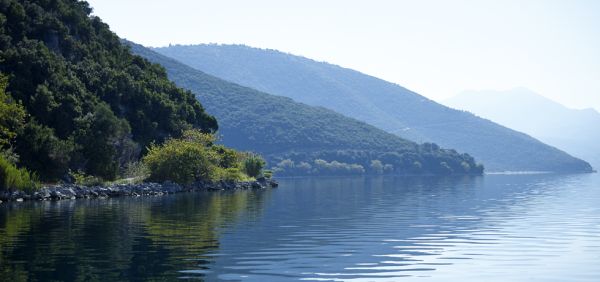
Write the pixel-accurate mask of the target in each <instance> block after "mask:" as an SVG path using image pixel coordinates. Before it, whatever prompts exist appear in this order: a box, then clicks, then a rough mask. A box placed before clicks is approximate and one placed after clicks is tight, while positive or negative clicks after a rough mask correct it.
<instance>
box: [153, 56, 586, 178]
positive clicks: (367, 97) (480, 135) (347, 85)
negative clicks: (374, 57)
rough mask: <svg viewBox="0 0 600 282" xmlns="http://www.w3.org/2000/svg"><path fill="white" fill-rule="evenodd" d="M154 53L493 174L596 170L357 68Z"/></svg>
mask: <svg viewBox="0 0 600 282" xmlns="http://www.w3.org/2000/svg"><path fill="white" fill-rule="evenodd" d="M154 50H155V51H157V52H159V53H162V54H163V55H166V56H169V57H172V58H174V59H176V60H179V61H181V62H185V63H186V64H188V65H190V66H192V67H194V68H196V69H198V70H201V71H204V72H206V73H208V74H211V75H214V76H217V77H220V78H223V79H225V80H228V81H232V82H235V83H239V84H241V85H244V86H248V87H252V88H255V89H257V90H260V91H264V92H267V93H270V94H274V95H280V96H285V97H289V98H292V99H294V100H295V101H298V102H302V103H306V104H309V105H313V106H322V107H325V108H328V109H331V110H335V111H337V112H339V113H341V114H344V115H346V116H349V117H352V118H355V119H358V120H361V121H364V122H367V123H369V124H371V125H374V126H376V127H378V128H381V129H384V130H386V131H388V132H390V133H394V134H396V135H399V136H401V137H404V138H407V139H410V140H414V141H417V142H436V143H438V144H440V145H441V146H444V147H448V148H455V149H457V150H459V151H462V152H468V153H469V154H471V155H473V156H474V157H475V158H476V159H477V160H478V161H480V162H483V163H484V164H485V165H486V168H487V170H488V171H505V170H510V171H524V170H525V171H555V172H588V171H591V166H590V165H589V164H588V163H586V162H584V161H582V160H580V159H577V158H574V157H572V156H570V155H568V154H567V153H565V152H563V151H560V150H558V149H556V148H554V147H551V146H548V145H545V144H543V143H541V142H540V141H538V140H536V139H534V138H532V137H530V136H528V135H526V134H523V133H520V132H517V131H514V130H511V129H509V128H506V127H504V126H501V125H498V124H496V123H493V122H491V121H489V120H486V119H482V118H479V117H477V116H475V115H473V114H471V113H468V112H464V111H458V110H454V109H451V108H448V107H446V106H443V105H440V104H438V103H436V102H434V101H431V100H429V99H427V98H425V97H423V96H421V95H418V94H417V93H414V92H412V91H410V90H408V89H405V88H403V87H401V86H399V85H396V84H393V83H389V82H386V81H383V80H381V79H378V78H375V77H372V76H368V75H365V74H362V73H360V72H357V71H354V70H351V69H345V68H342V67H339V66H335V65H331V64H328V63H323V62H316V61H313V60H310V59H307V58H303V57H298V56H293V55H290V54H285V53H281V52H278V51H274V50H264V49H256V48H250V47H247V46H242V45H214V44H211V45H192V46H181V45H174V46H169V47H164V48H156V49H154ZM432 83H435V82H432Z"/></svg>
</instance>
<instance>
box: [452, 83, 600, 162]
mask: <svg viewBox="0 0 600 282" xmlns="http://www.w3.org/2000/svg"><path fill="white" fill-rule="evenodd" d="M444 104H446V105H448V106H451V107H454V108H457V109H462V110H466V111H469V112H472V113H474V114H476V115H478V116H481V117H485V118H489V119H491V120H493V121H495V122H497V123H499V124H502V125H504V126H507V127H510V128H513V129H515V130H518V131H521V132H525V133H527V134H530V135H531V136H533V137H535V138H537V139H539V140H541V141H543V142H545V143H547V144H550V145H552V146H556V147H558V148H560V149H563V150H565V151H566V152H568V153H570V154H573V155H575V156H577V157H580V158H583V159H585V160H588V161H590V162H592V164H593V165H594V167H596V168H598V167H600V142H598V140H600V113H598V112H597V111H596V110H594V109H584V110H575V109H569V108H567V107H565V106H563V105H561V104H559V103H556V102H554V101H552V100H550V99H548V98H545V97H543V96H541V95H539V94H537V93H535V92H533V91H531V90H529V89H526V88H515V89H511V90H506V91H491V90H482V91H465V92H462V93H460V94H458V95H456V96H455V97H452V98H450V99H447V100H446V101H444ZM507 113H510V114H507Z"/></svg>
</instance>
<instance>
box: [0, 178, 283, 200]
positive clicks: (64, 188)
mask: <svg viewBox="0 0 600 282" xmlns="http://www.w3.org/2000/svg"><path fill="white" fill-rule="evenodd" d="M278 185H279V184H278V183H277V181H275V180H271V179H265V178H259V179H257V180H256V181H239V182H236V181H214V182H213V181H199V182H195V183H193V184H191V185H185V186H182V185H179V184H176V183H170V182H165V183H162V184H160V183H152V182H148V183H139V184H114V185H108V186H82V185H75V184H60V185H55V186H48V187H43V188H41V189H40V190H37V191H35V192H24V191H5V192H0V203H2V202H9V201H17V202H21V201H50V200H54V201H55V200H67V199H93V198H112V197H124V196H133V197H138V196H162V195H167V194H175V193H181V192H193V191H220V190H243V189H265V188H275V187H277V186H278Z"/></svg>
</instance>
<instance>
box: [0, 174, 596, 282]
mask: <svg viewBox="0 0 600 282" xmlns="http://www.w3.org/2000/svg"><path fill="white" fill-rule="evenodd" d="M175 279H200V280H206V281H214V280H226V281H227V280H231V281H240V280H241V281H282V280H283V281H286V280H308V281H567V280H568V281H600V176H599V175H598V174H581V175H553V174H537V175H486V176H481V177H458V178H421V177H372V178H368V177H367V178H362V177H361V178H292V179H280V187H279V188H276V189H268V190H256V191H234V192H207V193H187V194H177V195H169V196H162V197H138V198H114V199H105V200H98V199H97V200H67V201H58V202H36V203H34V202H31V203H28V202H25V203H2V204H0V280H2V281H25V280H79V281H117V280H175Z"/></svg>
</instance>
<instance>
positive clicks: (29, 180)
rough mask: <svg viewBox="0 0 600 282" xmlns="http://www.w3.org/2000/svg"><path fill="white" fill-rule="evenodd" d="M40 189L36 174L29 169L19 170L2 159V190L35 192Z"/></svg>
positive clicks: (0, 166) (0, 163)
mask: <svg viewBox="0 0 600 282" xmlns="http://www.w3.org/2000/svg"><path fill="white" fill-rule="evenodd" d="M38 188H39V182H38V178H37V175H36V174H35V173H30V172H29V171H28V170H27V169H24V168H17V167H16V166H15V165H14V164H12V163H11V162H9V161H7V160H6V159H4V158H3V157H0V190H22V191H33V190H37V189H38Z"/></svg>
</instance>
